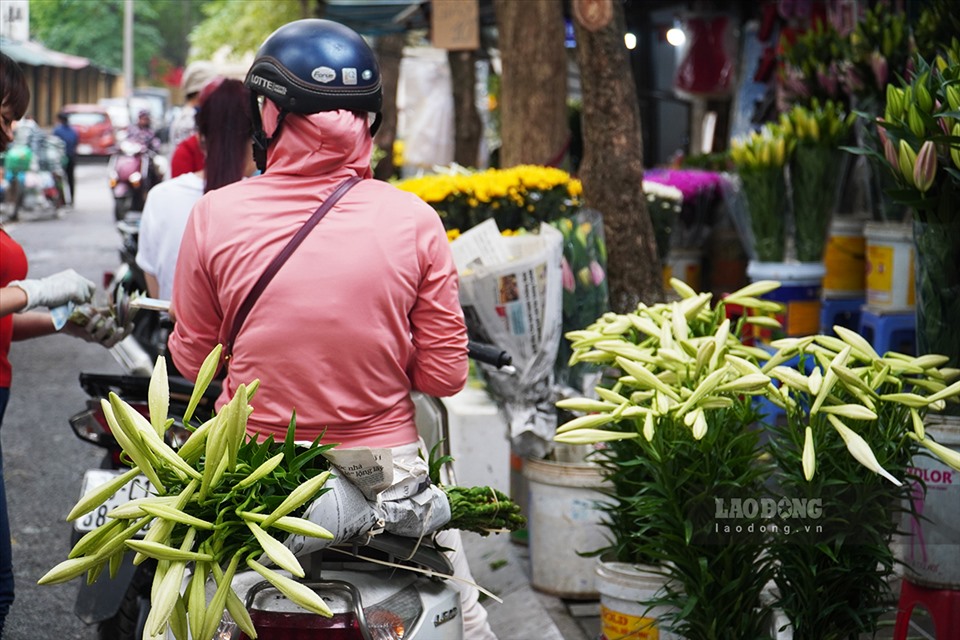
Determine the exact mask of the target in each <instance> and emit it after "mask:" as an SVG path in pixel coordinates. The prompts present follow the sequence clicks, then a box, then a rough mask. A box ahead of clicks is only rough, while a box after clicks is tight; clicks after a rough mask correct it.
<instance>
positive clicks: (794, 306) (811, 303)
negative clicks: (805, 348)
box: [747, 260, 827, 342]
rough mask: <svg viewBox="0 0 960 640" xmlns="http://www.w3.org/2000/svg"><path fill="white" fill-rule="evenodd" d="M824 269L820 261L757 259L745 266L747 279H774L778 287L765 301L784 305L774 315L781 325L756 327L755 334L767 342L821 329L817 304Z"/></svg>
mask: <svg viewBox="0 0 960 640" xmlns="http://www.w3.org/2000/svg"><path fill="white" fill-rule="evenodd" d="M826 273H827V270H826V268H825V267H824V266H823V263H822V262H756V261H753V260H751V261H750V264H749V265H747V277H748V278H749V279H750V282H757V281H759V280H776V281H777V282H780V283H781V286H780V287H779V288H778V289H774V290H773V291H771V292H770V293H768V294H766V295H765V296H763V297H764V299H765V300H772V301H774V302H779V303H781V304H782V305H783V308H784V311H783V313H780V314H776V316H775V317H776V318H777V319H778V320H779V321H780V324H781V326H782V327H783V328H782V329H780V330H773V329H769V328H766V327H763V328H761V327H757V330H756V331H755V333H754V336H755V337H756V338H757V339H758V340H760V341H762V342H769V341H771V340H776V339H778V338H783V337H797V336H808V335H814V334H816V333H819V332H820V307H821V297H822V294H823V277H824V276H825V275H826Z"/></svg>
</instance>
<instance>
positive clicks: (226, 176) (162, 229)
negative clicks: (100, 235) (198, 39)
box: [137, 78, 256, 300]
mask: <svg viewBox="0 0 960 640" xmlns="http://www.w3.org/2000/svg"><path fill="white" fill-rule="evenodd" d="M196 118H197V129H198V133H199V136H200V141H201V146H202V148H203V151H204V154H205V156H206V165H205V168H204V169H201V170H200V171H196V172H193V173H185V174H182V175H179V176H177V177H176V178H171V179H170V180H166V181H164V182H161V183H160V184H158V185H157V186H155V187H154V188H153V189H151V190H150V193H149V194H148V195H147V201H146V203H145V204H144V207H143V215H142V216H141V218H140V233H139V238H138V248H137V265H138V266H139V267H140V268H141V269H143V272H144V275H145V277H146V281H147V293H148V294H149V295H150V297H153V298H160V299H162V300H169V299H170V297H171V294H172V291H173V273H174V268H175V267H176V264H177V255H178V253H179V251H180V239H181V238H182V237H183V230H184V229H185V228H186V225H187V219H188V218H189V216H190V211H191V209H193V205H194V203H195V202H196V201H197V200H199V199H200V196H202V195H203V194H204V193H206V192H207V191H212V190H213V189H217V188H219V187H222V186H224V185H227V184H230V183H232V182H236V181H237V180H240V179H242V178H244V177H246V176H249V175H252V174H253V173H254V171H256V165H255V164H254V161H253V154H252V153H251V151H250V137H251V135H252V133H253V123H252V120H251V118H250V98H249V90H248V89H247V88H246V87H244V86H243V82H241V81H240V80H232V79H223V78H215V79H214V80H211V81H210V82H209V83H207V85H206V86H205V87H204V89H203V91H202V92H201V95H200V98H199V100H198V108H197V116H196Z"/></svg>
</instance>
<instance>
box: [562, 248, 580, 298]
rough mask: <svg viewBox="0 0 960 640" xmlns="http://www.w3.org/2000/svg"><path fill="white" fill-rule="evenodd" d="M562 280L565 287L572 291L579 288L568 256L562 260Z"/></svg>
mask: <svg viewBox="0 0 960 640" xmlns="http://www.w3.org/2000/svg"><path fill="white" fill-rule="evenodd" d="M560 281H561V282H562V283H563V288H564V289H565V290H567V291H569V292H571V293H573V291H574V290H575V289H576V288H577V283H576V281H575V280H574V279H573V270H572V269H571V268H570V263H569V262H567V258H566V256H564V258H563V260H561V262H560Z"/></svg>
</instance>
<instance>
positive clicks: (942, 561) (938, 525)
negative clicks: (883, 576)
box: [901, 415, 960, 591]
mask: <svg viewBox="0 0 960 640" xmlns="http://www.w3.org/2000/svg"><path fill="white" fill-rule="evenodd" d="M925 423H926V424H925V425H924V426H925V431H926V435H927V437H928V438H932V439H933V440H935V441H936V442H938V443H939V444H942V445H944V446H945V447H949V448H950V449H953V450H954V451H960V418H957V417H951V416H939V415H936V416H929V415H928V416H927V419H926V421H925ZM913 470H914V473H916V474H917V475H918V476H920V477H921V478H922V479H923V481H924V482H925V483H926V485H927V492H926V495H925V496H923V498H922V499H919V496H921V495H922V493H921V492H920V490H919V487H917V491H916V493H915V494H914V506H915V508H916V509H917V511H918V512H919V513H920V515H922V516H923V518H921V519H919V520H917V519H914V518H912V517H910V515H909V514H905V515H904V524H903V526H902V527H901V528H902V529H903V531H904V532H905V535H906V539H905V540H904V549H903V550H902V556H903V557H902V558H901V560H903V562H904V564H905V566H904V577H906V578H907V579H908V580H910V582H913V583H914V584H918V585H920V586H923V587H929V588H931V589H951V590H954V591H956V590H960V471H957V470H956V469H953V468H951V467H948V466H947V465H945V464H943V463H942V462H940V460H939V459H938V458H933V457H929V456H926V455H924V456H919V457H917V458H915V459H914V461H913Z"/></svg>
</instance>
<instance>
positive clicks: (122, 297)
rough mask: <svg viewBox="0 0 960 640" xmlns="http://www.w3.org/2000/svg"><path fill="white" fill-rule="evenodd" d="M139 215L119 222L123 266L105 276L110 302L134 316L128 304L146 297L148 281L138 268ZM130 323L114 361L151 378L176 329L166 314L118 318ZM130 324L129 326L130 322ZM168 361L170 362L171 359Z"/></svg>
mask: <svg viewBox="0 0 960 640" xmlns="http://www.w3.org/2000/svg"><path fill="white" fill-rule="evenodd" d="M140 216H141V212H140V211H129V212H127V213H126V214H125V215H124V217H123V219H122V220H119V221H118V222H117V232H118V233H119V234H120V250H119V254H120V263H119V264H118V265H117V267H116V268H115V269H114V270H112V271H106V272H104V274H103V288H104V290H105V291H106V294H107V300H108V301H109V303H110V305H111V306H112V307H113V308H114V309H116V310H117V311H118V313H131V312H130V311H129V309H130V305H129V301H130V300H132V299H135V298H136V297H138V296H145V295H146V294H147V280H146V277H145V276H144V274H143V269H141V268H140V266H139V265H138V264H137V246H138V242H139V237H140ZM119 320H122V321H123V322H125V323H127V324H126V326H128V327H129V331H128V335H127V336H126V337H125V338H124V339H123V340H122V341H121V342H120V343H119V344H118V345H116V347H114V349H113V352H114V357H116V358H117V359H118V360H119V361H120V363H121V364H122V365H123V366H124V368H125V370H126V371H129V372H136V373H139V374H141V375H149V372H150V370H151V369H152V367H153V363H154V362H156V360H157V356H161V355H162V356H166V355H167V352H166V344H167V337H168V336H169V334H170V331H171V330H172V328H173V326H172V324H171V322H170V321H169V317H168V316H167V315H166V313H162V312H161V313H137V312H135V311H134V312H132V316H131V317H129V318H127V317H124V318H122V319H121V318H118V321H119ZM128 320H129V322H127V321H128ZM168 360H169V358H168Z"/></svg>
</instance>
